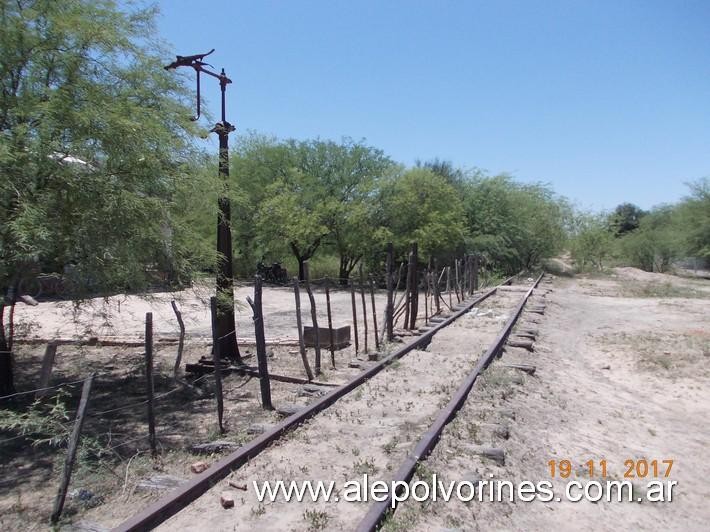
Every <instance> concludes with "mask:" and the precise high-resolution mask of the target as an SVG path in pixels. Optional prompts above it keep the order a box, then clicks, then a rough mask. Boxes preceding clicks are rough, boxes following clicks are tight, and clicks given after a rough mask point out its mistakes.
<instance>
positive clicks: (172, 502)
mask: <svg viewBox="0 0 710 532" xmlns="http://www.w3.org/2000/svg"><path fill="white" fill-rule="evenodd" d="M516 277H517V275H514V276H512V277H509V278H507V279H506V280H504V281H503V282H502V283H500V284H499V285H497V286H495V287H493V288H491V289H490V290H488V291H487V292H484V293H483V294H481V295H480V296H478V297H477V298H475V299H474V300H472V301H470V302H468V303H465V305H464V306H463V307H462V308H461V309H460V310H458V311H456V312H455V313H454V314H452V315H451V316H449V317H447V318H446V319H445V320H444V321H442V322H440V323H438V324H436V325H435V326H434V327H433V328H431V329H430V330H428V331H426V332H425V333H423V334H422V335H421V336H418V337H417V338H416V339H415V340H414V341H413V342H410V343H408V344H406V345H404V346H402V347H400V348H399V349H398V350H397V351H395V352H394V353H392V354H390V355H388V356H387V357H385V358H384V359H382V360H381V361H379V362H378V363H377V364H375V365H374V366H372V367H370V368H369V369H367V370H365V371H363V372H362V373H360V374H359V375H357V376H355V377H354V378H353V379H351V380H350V381H348V382H346V383H345V384H343V385H342V386H340V387H339V388H336V389H335V390H333V391H331V392H330V393H328V394H327V395H324V396H323V397H321V398H320V399H318V400H317V401H315V402H314V403H312V404H310V405H308V406H307V407H304V408H303V410H300V411H299V412H296V413H295V414H293V415H291V416H289V417H287V418H286V419H284V420H283V421H281V422H280V423H279V424H277V425H276V426H275V427H274V428H272V429H271V430H269V431H267V432H265V433H263V434H262V435H261V436H259V437H257V438H255V439H253V440H252V441H251V442H249V443H247V444H245V445H243V446H242V447H240V448H239V449H237V450H236V451H234V452H233V453H231V454H229V455H227V456H225V457H224V458H222V459H221V460H219V461H217V462H215V463H214V464H212V465H211V466H210V467H209V468H208V469H207V470H205V471H204V472H202V473H200V474H199V475H197V476H195V477H194V478H193V479H191V480H189V481H188V482H186V483H185V484H183V485H182V486H179V487H178V488H176V489H175V490H173V491H172V492H170V493H168V494H167V495H166V496H165V497H163V498H162V499H159V500H158V501H156V502H155V503H153V504H151V505H150V506H148V507H147V508H146V509H144V510H143V511H141V512H139V513H137V514H136V515H134V516H132V517H130V518H128V519H127V520H125V521H124V522H123V523H121V524H119V525H118V526H116V527H115V528H113V529H112V530H113V531H114V532H139V531H145V530H151V529H153V528H155V527H156V526H158V525H159V524H160V523H162V522H163V521H165V520H167V519H169V518H170V517H172V516H173V515H175V514H176V513H178V512H179V511H180V510H182V509H183V508H185V507H186V506H187V505H188V504H190V503H191V502H193V501H194V500H195V499H197V498H198V497H200V496H201V495H202V494H203V493H205V492H206V491H207V490H209V489H210V488H211V487H212V486H214V485H215V484H217V482H219V481H220V480H222V479H223V478H225V477H226V476H227V475H229V474H230V473H231V472H232V471H233V470H234V469H236V468H238V467H241V466H242V465H244V464H245V463H246V462H247V461H249V460H250V459H252V458H254V457H255V456H257V455H258V454H259V453H261V452H262V451H263V450H264V449H266V448H267V447H269V446H270V445H271V444H272V443H273V442H274V441H276V440H277V439H279V438H280V437H281V436H283V435H284V434H286V433H287V432H289V431H290V430H293V429H295V428H296V427H298V426H299V425H300V424H302V423H303V422H304V421H306V420H308V419H309V418H311V417H313V416H315V415H316V414H318V413H319V412H321V411H323V410H325V409H326V408H328V407H329V406H330V405H332V404H333V403H335V402H336V401H337V400H338V399H340V398H341V397H343V396H344V395H346V394H348V393H350V392H351V391H352V390H354V389H355V388H357V387H358V386H360V385H361V384H363V383H364V382H365V381H367V380H368V379H371V378H372V377H374V376H375V375H377V374H378V373H379V372H380V371H382V370H383V369H384V368H385V367H387V366H388V365H389V364H391V363H392V362H394V361H395V360H398V359H400V358H402V357H403V356H404V355H406V354H407V353H409V352H410V351H413V350H414V349H416V348H418V347H426V346H427V345H429V343H430V342H431V339H432V338H433V336H434V335H435V334H436V333H437V332H439V331H440V330H441V329H443V328H445V327H447V326H448V325H450V324H451V323H453V322H454V321H456V320H457V319H458V318H460V317H461V316H463V315H464V314H466V313H467V312H468V311H469V310H471V309H472V308H473V307H475V306H476V305H478V304H479V303H481V302H483V301H484V300H486V299H488V298H489V297H490V296H492V295H493V294H495V293H496V291H497V290H498V288H499V287H501V286H504V285H509V284H510V283H511V282H512V281H513V279H515V278H516Z"/></svg>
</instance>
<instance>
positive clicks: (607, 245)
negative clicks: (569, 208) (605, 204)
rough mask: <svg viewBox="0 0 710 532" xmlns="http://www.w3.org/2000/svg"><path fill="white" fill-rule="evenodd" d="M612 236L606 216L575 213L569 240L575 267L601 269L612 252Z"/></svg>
mask: <svg viewBox="0 0 710 532" xmlns="http://www.w3.org/2000/svg"><path fill="white" fill-rule="evenodd" d="M613 238H614V237H613V235H612V233H611V231H610V230H609V226H608V223H607V217H606V216H604V215H595V214H589V213H580V214H577V216H576V217H575V220H574V229H573V234H572V236H571V240H570V251H571V253H572V258H573V259H574V261H575V262H576V263H577V267H578V268H579V269H582V270H584V269H587V268H589V267H592V268H595V269H597V270H600V271H601V270H603V269H604V263H605V261H606V260H607V259H608V258H609V257H610V256H611V254H612V250H613V247H614V240H613Z"/></svg>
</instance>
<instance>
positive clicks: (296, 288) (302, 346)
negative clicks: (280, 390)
mask: <svg viewBox="0 0 710 532" xmlns="http://www.w3.org/2000/svg"><path fill="white" fill-rule="evenodd" d="M293 294H294V296H295V298H296V325H297V327H298V346H299V350H300V352H301V360H302V361H303V368H304V369H305V370H306V376H307V377H308V380H309V381H312V380H313V372H312V371H311V365H310V364H309V362H308V354H307V353H306V342H305V341H304V340H303V323H302V321H301V290H300V288H299V286H298V277H294V278H293Z"/></svg>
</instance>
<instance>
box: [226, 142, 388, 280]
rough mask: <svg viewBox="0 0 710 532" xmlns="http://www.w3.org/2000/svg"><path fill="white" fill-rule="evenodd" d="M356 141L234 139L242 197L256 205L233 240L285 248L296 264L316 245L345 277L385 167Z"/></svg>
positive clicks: (362, 246)
mask: <svg viewBox="0 0 710 532" xmlns="http://www.w3.org/2000/svg"><path fill="white" fill-rule="evenodd" d="M391 164H392V163H391V161H390V160H389V159H388V158H387V157H386V156H385V155H384V154H383V153H382V151H381V150H377V149H375V148H372V147H370V146H367V145H365V144H364V143H363V142H355V141H353V140H351V139H347V138H346V139H344V140H343V141H342V142H340V143H336V142H333V141H322V140H307V141H296V140H289V141H285V142H278V141H276V140H275V139H268V138H263V137H258V136H252V137H251V138H249V139H245V140H243V141H242V143H241V144H240V150H239V162H238V163H237V164H236V175H237V179H238V182H239V183H240V184H242V183H243V184H244V186H243V191H244V196H243V200H244V202H249V203H250V204H251V205H254V206H256V209H255V210H254V212H255V217H254V220H255V221H254V224H253V231H252V230H250V227H252V225H251V224H249V223H248V222H246V220H242V222H243V223H245V227H244V229H237V231H239V234H240V237H239V238H240V239H241V242H240V244H239V245H240V246H242V247H246V248H248V247H256V248H258V249H259V251H260V252H261V253H265V252H270V253H274V252H278V251H279V250H282V249H283V248H284V245H285V246H287V247H288V250H289V251H290V252H291V253H292V254H293V255H294V257H295V258H296V260H297V261H298V264H299V277H301V278H302V277H303V273H304V272H303V264H304V262H305V261H306V260H308V259H309V258H311V257H312V256H313V255H314V254H315V253H316V251H317V250H318V249H319V248H320V247H321V246H322V245H324V244H327V245H328V246H330V247H332V249H333V250H334V251H335V252H336V253H337V254H338V257H339V260H340V277H341V279H346V278H347V277H348V276H349V275H350V273H351V272H352V270H353V268H354V267H355V265H357V263H358V262H359V261H360V260H361V258H362V256H363V254H364V253H365V252H366V250H367V249H369V248H368V246H369V242H370V239H368V238H367V234H368V228H369V226H370V224H371V221H372V217H373V216H374V207H373V204H372V199H373V197H374V190H376V187H377V183H378V181H379V180H380V177H381V175H382V174H383V173H384V172H385V171H386V170H387V169H388V168H389V167H390V166H391Z"/></svg>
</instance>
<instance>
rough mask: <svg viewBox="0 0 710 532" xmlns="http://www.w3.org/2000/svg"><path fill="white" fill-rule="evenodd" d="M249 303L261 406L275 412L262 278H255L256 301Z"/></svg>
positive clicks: (249, 301)
mask: <svg viewBox="0 0 710 532" xmlns="http://www.w3.org/2000/svg"><path fill="white" fill-rule="evenodd" d="M247 302H248V303H249V305H250V306H251V308H252V311H253V312H254V336H255V337H256V360H257V364H258V367H259V388H260V389H261V405H262V406H263V407H264V409H265V410H273V409H274V405H273V404H272V403H271V382H270V380H269V365H268V363H267V360H266V337H265V335H264V313H263V311H262V306H261V276H260V275H257V276H255V277H254V301H252V300H251V299H250V298H248V297H247Z"/></svg>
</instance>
